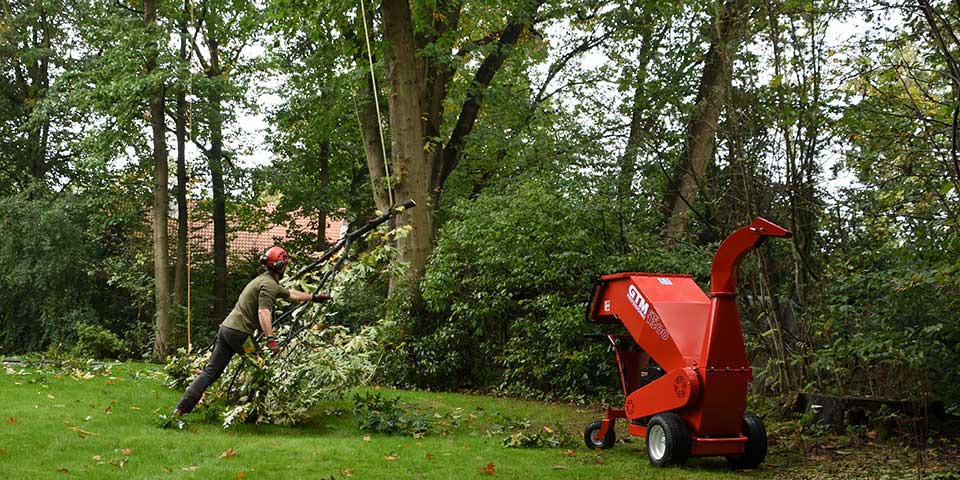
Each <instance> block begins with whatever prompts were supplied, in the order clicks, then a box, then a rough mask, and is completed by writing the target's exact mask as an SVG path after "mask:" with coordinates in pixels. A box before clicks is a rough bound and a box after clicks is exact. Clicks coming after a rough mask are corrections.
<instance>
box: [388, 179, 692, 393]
mask: <svg viewBox="0 0 960 480" xmlns="http://www.w3.org/2000/svg"><path fill="white" fill-rule="evenodd" d="M562 191H563V190H562V189H560V188H556V187H555V186H551V185H548V184H545V183H543V182H542V181H538V180H531V181H527V182H523V183H518V184H516V185H512V186H510V187H508V188H506V189H505V190H504V191H500V192H490V193H485V194H483V195H481V196H480V197H479V198H477V199H476V200H473V201H470V202H463V203H460V204H457V205H456V206H454V208H453V209H452V212H451V213H452V215H451V218H450V220H449V221H448V222H447V223H446V224H445V225H444V226H443V227H442V229H441V230H440V233H439V239H438V243H437V247H436V250H435V251H434V253H433V255H432V257H431V259H430V263H429V265H428V268H427V273H426V277H425V279H424V283H423V296H424V299H425V301H426V303H427V306H428V307H429V309H430V311H431V312H432V313H433V314H434V315H436V318H434V319H424V318H418V319H416V320H415V321H413V322H411V323H410V324H408V325H405V326H404V328H403V329H401V331H403V332H404V333H405V336H404V337H402V338H400V339H397V340H396V343H395V344H394V345H393V346H394V348H393V349H392V351H391V352H392V353H394V356H393V362H392V365H393V366H394V367H395V368H392V369H388V370H389V371H390V372H391V373H392V374H393V375H394V377H395V378H394V379H399V380H402V381H406V382H408V383H413V384H416V385H418V386H421V387H431V388H444V389H449V388H463V387H468V388H499V389H501V390H503V391H505V392H507V393H510V394H517V395H523V396H534V397H551V398H563V399H571V400H578V399H579V400H582V399H585V398H587V397H591V398H596V397H604V396H608V395H610V394H614V393H615V392H617V391H618V390H619V388H618V387H619V377H618V374H617V370H616V365H615V360H614V357H613V354H612V353H610V352H608V351H607V350H608V349H607V346H605V345H603V344H602V343H600V342H596V341H594V340H591V339H588V338H585V337H584V335H583V334H585V333H588V332H595V331H598V330H603V327H600V326H598V325H594V324H592V323H590V322H588V321H586V318H585V311H586V309H587V305H588V303H589V300H590V297H591V295H592V293H593V281H594V279H595V278H596V276H598V275H600V274H604V273H612V272H618V271H631V270H644V271H681V272H695V273H698V274H700V275H701V278H705V277H706V272H707V271H708V269H709V265H710V262H709V258H710V257H709V255H708V254H705V252H704V251H701V250H689V251H687V250H682V249H680V250H676V251H669V252H668V251H664V250H662V249H656V248H650V249H646V250H643V251H638V252H630V249H629V248H628V244H650V245H655V244H656V243H655V242H653V241H647V240H649V239H648V238H647V237H646V235H649V234H645V233H643V232H645V231H647V230H646V229H640V228H637V229H635V230H634V229H632V230H629V231H626V232H621V231H620V230H619V229H617V231H616V232H614V231H609V230H610V229H611V228H613V226H612V224H611V223H610V220H609V218H608V219H607V220H606V221H605V220H604V216H603V213H604V212H605V211H612V210H613V207H612V206H611V205H606V204H605V203H604V200H603V199H602V198H601V199H597V198H591V197H588V196H580V197H577V196H567V195H564V194H563V193H562ZM605 222H606V223H605ZM397 336H398V337H399V335H397Z"/></svg>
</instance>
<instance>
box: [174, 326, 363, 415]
mask: <svg viewBox="0 0 960 480" xmlns="http://www.w3.org/2000/svg"><path fill="white" fill-rule="evenodd" d="M318 312H319V308H318V309H317V311H316V312H310V311H309V310H306V311H303V313H304V314H306V315H300V316H301V317H303V316H307V315H309V317H312V318H314V319H315V318H316V317H317V315H318ZM296 325H303V324H302V323H298V322H291V323H290V324H288V325H286V326H282V327H281V328H280V329H279V331H278V334H279V336H280V337H281V338H284V339H285V343H286V345H285V347H284V349H283V350H282V351H281V352H280V353H278V354H276V355H273V354H270V353H269V351H263V352H261V353H260V354H247V355H243V356H242V357H241V358H240V360H237V359H234V360H233V361H231V362H230V365H229V366H228V367H227V370H226V371H225V372H224V374H223V376H222V377H221V379H220V380H219V381H218V382H217V383H215V384H214V385H212V386H211V387H210V389H208V390H207V392H206V393H205V394H204V397H203V402H202V404H201V408H202V409H203V410H202V412H203V413H205V416H206V418H207V419H208V420H217V421H222V422H223V426H224V427H229V426H231V425H232V424H234V423H237V422H249V423H268V424H276V425H295V424H297V423H300V422H301V421H303V420H304V419H305V418H306V417H307V415H308V413H309V412H310V410H311V409H312V408H313V407H315V406H316V405H317V404H319V403H320V402H323V401H329V400H336V399H339V398H342V397H343V396H344V395H345V394H346V393H347V392H349V391H350V390H351V389H353V388H356V387H358V386H361V385H363V384H366V383H367V382H369V380H370V378H371V377H372V376H373V373H374V371H375V370H376V366H377V364H378V363H379V355H380V354H379V352H378V349H377V343H376V338H377V331H376V329H375V328H374V327H364V328H362V329H360V330H359V331H358V332H351V331H350V329H349V328H347V327H344V326H338V325H331V326H327V325H324V324H323V323H322V322H316V321H315V320H314V321H312V322H311V323H310V324H309V325H310V326H309V327H308V328H296ZM290 334H295V336H288V337H284V335H290ZM261 343H262V342H261ZM209 357H210V350H209V349H208V350H206V351H204V352H201V353H199V354H195V355H187V354H186V352H185V351H183V350H180V351H178V355H176V356H174V357H172V358H171V360H170V362H169V363H168V364H167V366H166V371H167V374H168V376H169V377H170V379H171V381H170V383H169V385H170V387H171V388H174V389H177V390H183V389H184V388H186V386H187V385H189V384H190V382H191V381H193V378H195V377H196V375H197V374H198V373H199V372H200V370H201V369H202V368H203V367H204V366H205V365H206V363H207V359H209Z"/></svg>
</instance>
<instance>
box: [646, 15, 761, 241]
mask: <svg viewBox="0 0 960 480" xmlns="http://www.w3.org/2000/svg"><path fill="white" fill-rule="evenodd" d="M749 4H750V2H748V1H746V0H724V1H723V2H722V3H721V2H720V1H719V0H718V1H716V2H715V3H714V6H715V8H714V9H713V11H714V16H713V22H711V24H710V47H709V48H708V49H707V52H706V53H705V55H704V60H703V62H704V63H703V74H702V76H701V77H700V86H699V89H698V92H697V98H696V102H695V105H694V109H693V113H692V114H691V116H690V119H689V120H688V122H687V127H686V139H685V142H684V149H683V153H682V154H681V156H680V161H679V163H678V164H677V165H676V168H675V169H674V171H673V174H672V176H671V178H670V179H668V181H669V186H668V188H667V191H666V195H664V199H663V213H664V217H665V222H664V226H663V231H662V235H663V239H664V240H665V241H666V242H668V243H675V242H677V241H679V240H680V238H681V237H682V236H683V234H684V232H685V230H686V226H687V222H688V220H689V214H690V212H691V211H692V210H693V204H694V202H695V201H696V197H697V194H698V192H699V190H700V189H701V188H702V186H703V185H704V182H705V181H706V180H707V178H706V173H707V168H708V166H710V165H711V163H712V162H713V154H714V143H715V141H716V134H717V124H718V122H719V120H720V113H721V111H722V109H723V106H724V102H725V98H726V95H727V93H728V89H729V82H730V74H731V68H732V66H733V61H734V59H735V58H736V54H737V51H738V49H739V47H740V44H741V43H742V37H743V34H744V31H745V28H744V27H745V25H744V22H745V20H746V17H747V15H748V11H749Z"/></svg>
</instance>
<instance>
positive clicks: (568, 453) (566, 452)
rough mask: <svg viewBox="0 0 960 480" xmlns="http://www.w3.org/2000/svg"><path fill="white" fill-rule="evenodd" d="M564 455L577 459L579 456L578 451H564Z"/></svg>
mask: <svg viewBox="0 0 960 480" xmlns="http://www.w3.org/2000/svg"><path fill="white" fill-rule="evenodd" d="M563 454H564V455H566V456H568V457H575V456H576V455H577V451H576V450H564V451H563Z"/></svg>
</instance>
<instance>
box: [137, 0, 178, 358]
mask: <svg viewBox="0 0 960 480" xmlns="http://www.w3.org/2000/svg"><path fill="white" fill-rule="evenodd" d="M143 23H144V25H145V26H146V29H147V35H148V36H150V37H152V36H153V35H154V30H155V29H156V28H157V2H156V0H145V1H144V3H143ZM146 50H147V52H146V53H147V55H146V56H147V61H146V71H147V75H151V74H153V72H154V70H156V68H157V55H158V52H157V50H158V46H157V42H156V41H154V40H153V39H152V38H151V39H150V40H148V43H147V45H146ZM164 115H165V114H164V85H163V83H162V82H156V84H155V85H152V86H151V92H150V126H151V129H152V130H153V163H154V169H155V173H154V191H153V270H154V292H155V293H156V301H157V318H156V332H155V337H154V344H153V356H154V358H155V359H156V360H163V359H164V358H165V357H166V356H167V353H168V342H169V340H170V335H171V331H172V328H171V324H170V317H169V308H170V292H169V286H168V282H169V273H168V269H169V265H168V262H169V259H168V258H167V257H168V254H167V248H168V241H167V228H168V226H167V209H168V208H169V204H168V194H167V180H168V174H167V143H166V137H165V136H166V122H165V118H164Z"/></svg>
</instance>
